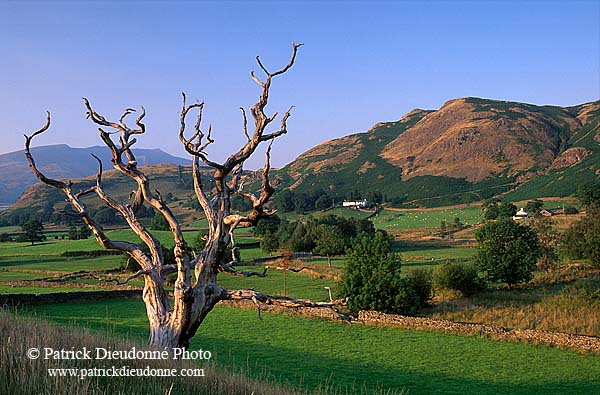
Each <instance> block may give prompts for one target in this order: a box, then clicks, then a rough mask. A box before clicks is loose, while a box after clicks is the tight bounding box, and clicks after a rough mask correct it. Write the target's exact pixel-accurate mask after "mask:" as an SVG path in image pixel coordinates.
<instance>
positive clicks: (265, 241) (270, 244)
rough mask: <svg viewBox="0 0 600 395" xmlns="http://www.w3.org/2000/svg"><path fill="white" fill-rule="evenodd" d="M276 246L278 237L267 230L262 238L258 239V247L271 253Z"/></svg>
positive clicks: (275, 249)
mask: <svg viewBox="0 0 600 395" xmlns="http://www.w3.org/2000/svg"><path fill="white" fill-rule="evenodd" d="M278 248H279V239H278V238H277V236H276V235H275V234H273V233H271V232H270V231H269V230H267V231H266V232H265V233H264V234H263V236H262V239H261V240H260V249H261V250H263V251H264V252H266V253H268V254H269V255H271V254H272V253H273V251H277V249H278Z"/></svg>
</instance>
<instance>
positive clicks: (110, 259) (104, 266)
mask: <svg viewBox="0 0 600 395" xmlns="http://www.w3.org/2000/svg"><path fill="white" fill-rule="evenodd" d="M122 259H123V258H122V257H120V256H118V255H105V256H99V257H74V258H66V257H63V256H60V255H41V256H40V255H38V256H36V255H22V256H0V270H2V269H4V270H9V271H10V270H35V271H41V272H63V273H61V274H64V273H68V272H77V271H80V270H86V271H92V270H109V269H115V268H118V267H119V266H120V265H121V262H122ZM1 273H2V272H0V276H1ZM49 276H50V275H46V276H45V277H49Z"/></svg>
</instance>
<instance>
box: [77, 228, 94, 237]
mask: <svg viewBox="0 0 600 395" xmlns="http://www.w3.org/2000/svg"><path fill="white" fill-rule="evenodd" d="M91 235H92V231H91V230H90V228H88V227H87V226H86V225H81V227H80V228H79V238H80V239H87V238H89V237H90V236H91Z"/></svg>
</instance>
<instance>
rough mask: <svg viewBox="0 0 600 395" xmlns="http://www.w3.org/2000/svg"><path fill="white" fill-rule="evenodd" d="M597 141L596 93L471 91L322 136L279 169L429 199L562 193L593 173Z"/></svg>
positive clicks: (308, 186) (288, 179)
mask: <svg viewBox="0 0 600 395" xmlns="http://www.w3.org/2000/svg"><path fill="white" fill-rule="evenodd" d="M599 142H600V101H596V102H593V103H587V104H582V105H579V106H574V107H566V108H562V107H557V106H535V105H531V104H524V103H516V102H507V101H497V100H486V99H479V98H473V97H469V98H462V99H455V100H450V101H448V102H446V103H445V104H444V105H443V106H442V108H440V109H439V110H436V111H431V110H418V109H417V110H413V111H411V112H410V113H408V114H406V115H405V116H404V117H402V118H401V119H400V120H398V121H395V122H382V123H378V124H376V125H374V126H373V127H372V128H371V129H370V130H369V131H368V132H366V133H358V134H353V135H350V136H346V137H342V138H339V139H335V140H331V141H327V142H324V143H321V144H319V145H317V146H316V147H314V148H312V149H310V150H308V151H307V152H305V153H304V154H302V155H300V156H299V157H298V158H297V159H296V160H294V161H293V162H291V163H290V164H288V165H287V166H285V167H284V168H282V169H281V170H279V171H278V172H277V174H276V179H277V180H278V182H279V183H280V185H281V186H282V187H287V188H289V189H291V190H294V191H297V192H309V191H311V190H315V189H318V188H321V189H323V190H325V191H329V192H330V193H331V194H333V195H334V196H345V195H347V194H349V193H351V192H354V191H357V192H359V193H362V194H365V193H366V192H369V191H380V192H383V193H384V194H385V195H386V196H387V197H388V198H391V200H395V201H397V202H401V201H404V202H411V201H412V202H414V203H415V204H419V205H427V206H436V205H444V204H454V203H462V202H468V201H474V200H477V199H480V198H485V197H489V196H494V195H498V194H501V193H510V196H512V197H514V198H517V197H519V198H531V197H537V196H567V195H571V194H573V193H574V192H575V191H576V188H577V185H579V184H581V183H583V182H594V181H595V182H597V181H598V179H599V178H598V173H599V171H600V145H599Z"/></svg>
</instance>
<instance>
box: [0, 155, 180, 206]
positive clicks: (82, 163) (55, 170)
mask: <svg viewBox="0 0 600 395" xmlns="http://www.w3.org/2000/svg"><path fill="white" fill-rule="evenodd" d="M133 151H134V154H135V156H136V159H137V161H138V163H139V164H140V165H141V166H147V165H153V164H158V163H171V164H175V165H189V164H190V160H189V159H183V158H178V157H176V156H172V155H169V154H167V153H166V152H164V151H162V150H160V149H134V150H133ZM32 153H33V156H34V158H35V160H36V164H37V165H38V167H39V168H40V170H41V171H42V172H44V173H45V174H46V175H47V176H49V177H53V178H67V179H76V178H82V177H87V176H89V175H92V174H95V172H96V171H97V169H98V164H97V162H96V160H94V158H93V157H92V156H91V154H92V153H93V154H95V155H96V156H98V157H99V158H100V159H102V161H103V162H104V163H105V164H107V165H109V164H110V158H111V155H110V151H109V150H108V148H106V147H99V146H95V147H88V148H71V147H69V146H68V145H65V144H59V145H47V146H42V147H34V148H32ZM35 182H37V179H36V178H35V176H34V175H33V173H32V172H31V170H30V169H29V164H28V163H27V159H26V158H25V153H24V151H23V150H21V151H16V152H10V153H8V154H3V155H0V203H10V204H12V203H14V202H16V201H17V199H18V198H19V196H21V194H22V193H23V192H24V191H25V190H26V189H27V187H29V186H30V185H32V184H34V183H35Z"/></svg>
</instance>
